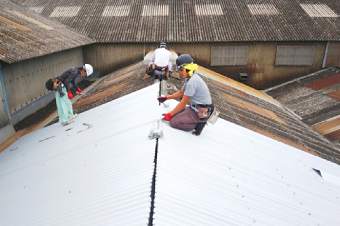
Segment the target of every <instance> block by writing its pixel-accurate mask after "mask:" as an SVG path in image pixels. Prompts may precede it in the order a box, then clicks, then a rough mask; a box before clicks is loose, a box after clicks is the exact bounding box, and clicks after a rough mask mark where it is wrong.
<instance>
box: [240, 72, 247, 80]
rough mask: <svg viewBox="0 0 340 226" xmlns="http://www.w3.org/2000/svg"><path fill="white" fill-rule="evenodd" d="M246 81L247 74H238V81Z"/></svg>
mask: <svg viewBox="0 0 340 226" xmlns="http://www.w3.org/2000/svg"><path fill="white" fill-rule="evenodd" d="M247 79H248V74H247V73H240V80H241V81H243V82H245V81H247Z"/></svg>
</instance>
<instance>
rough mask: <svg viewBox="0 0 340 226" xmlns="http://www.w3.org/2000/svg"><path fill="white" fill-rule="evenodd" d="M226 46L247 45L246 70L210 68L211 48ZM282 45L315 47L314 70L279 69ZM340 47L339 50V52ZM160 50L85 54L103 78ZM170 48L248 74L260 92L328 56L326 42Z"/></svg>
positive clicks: (123, 47) (235, 74)
mask: <svg viewBox="0 0 340 226" xmlns="http://www.w3.org/2000/svg"><path fill="white" fill-rule="evenodd" d="M226 45H247V46H248V48H249V49H248V51H249V52H248V64H247V65H245V66H210V61H211V47H212V46H226ZM278 45H280V46H282V45H308V46H310V45H313V46H314V47H315V56H314V61H313V65H312V66H275V54H276V50H277V46H278ZM335 47H336V48H335ZM155 48H157V43H152V44H150V43H149V44H133V43H127V44H94V45H91V46H89V47H87V48H86V49H85V51H84V54H85V60H86V61H87V62H90V63H92V64H93V65H94V66H95V70H97V71H100V73H101V75H105V74H107V73H109V72H112V71H113V70H115V69H118V68H120V67H123V66H126V65H129V64H131V63H134V62H137V61H140V60H143V57H144V56H145V55H146V54H147V52H149V51H150V50H153V49H155ZM168 48H169V49H171V50H174V51H175V52H177V53H178V54H182V53H189V54H190V55H191V56H192V57H193V58H194V59H195V60H196V62H197V63H199V64H201V65H203V66H205V67H208V68H211V69H212V70H215V71H217V72H219V73H221V74H224V75H226V76H228V77H230V78H233V79H235V80H238V81H240V73H247V74H248V76H249V77H248V79H247V81H246V84H247V85H249V86H252V87H254V88H257V89H264V88H268V87H271V86H274V85H277V84H280V83H282V82H285V81H288V80H290V79H293V78H296V77H299V76H303V75H306V74H309V73H312V72H315V71H318V70H320V69H321V68H322V64H323V58H324V54H325V48H326V43H325V42H315V43H313V42H309V43H301V42H299V43H294V42H285V43H278V42H245V43H213V44H212V43H184V44H181V43H178V44H177V43H174V44H173V43H169V44H168ZM339 48H340V44H338V43H332V51H329V54H331V56H330V57H329V62H328V66H337V65H339V62H340V51H336V50H337V49H339ZM330 49H331V48H330Z"/></svg>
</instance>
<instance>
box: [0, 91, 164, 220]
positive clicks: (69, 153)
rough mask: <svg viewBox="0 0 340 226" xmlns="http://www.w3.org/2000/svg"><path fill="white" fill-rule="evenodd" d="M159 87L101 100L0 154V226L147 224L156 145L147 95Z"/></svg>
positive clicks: (26, 137) (22, 138) (150, 94)
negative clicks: (68, 120) (151, 136)
mask: <svg viewBox="0 0 340 226" xmlns="http://www.w3.org/2000/svg"><path fill="white" fill-rule="evenodd" d="M157 91H158V86H153V87H149V88H147V89H145V90H141V91H140V92H138V93H133V94H131V95H128V96H125V97H123V98H120V99H117V100H116V101H112V102H110V103H107V104H105V105H101V106H99V107H97V108H94V109H92V110H89V111H87V112H85V113H83V114H80V115H79V116H78V117H77V118H76V120H75V122H74V123H73V124H70V125H68V126H65V127H63V126H61V124H60V123H57V124H54V125H52V126H49V127H46V128H43V129H41V130H38V131H36V132H34V133H31V134H29V135H26V136H24V137H21V138H20V139H19V140H18V141H17V142H15V143H14V144H12V145H11V146H10V147H8V148H7V149H6V150H5V151H3V152H1V154H0V169H1V170H0V184H1V192H0V225H11V226H15V225H18V226H19V225H34V226H37V225H147V223H148V217H149V212H150V202H151V198H150V192H151V183H152V175H153V171H154V155H155V148H156V144H155V141H154V140H149V139H148V134H149V132H150V129H151V127H152V123H153V121H154V119H155V117H156V115H155V114H157V112H155V111H152V109H154V108H157V107H158V103H157V101H151V99H150V98H149V97H150V96H153V97H155V95H156V94H157ZM143 98H145V99H146V100H147V101H146V102H143V101H137V102H136V100H137V99H140V100H142V99H143ZM148 100H149V101H148ZM153 100H154V99H153ZM149 104H151V105H149ZM146 105H149V106H148V107H147V106H146ZM136 108H139V109H140V111H139V116H137V115H135V114H136V112H135V111H133V110H132V109H136ZM117 109H121V110H119V111H118V110H117ZM145 116H147V117H145Z"/></svg>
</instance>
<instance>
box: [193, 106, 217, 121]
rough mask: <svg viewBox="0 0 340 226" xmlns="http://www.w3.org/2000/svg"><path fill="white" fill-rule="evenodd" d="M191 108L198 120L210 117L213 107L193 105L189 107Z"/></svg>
mask: <svg viewBox="0 0 340 226" xmlns="http://www.w3.org/2000/svg"><path fill="white" fill-rule="evenodd" d="M191 108H192V109H193V110H194V111H195V112H196V113H197V116H198V117H199V118H200V119H207V118H209V117H210V115H211V113H212V112H213V109H214V105H213V104H195V105H191Z"/></svg>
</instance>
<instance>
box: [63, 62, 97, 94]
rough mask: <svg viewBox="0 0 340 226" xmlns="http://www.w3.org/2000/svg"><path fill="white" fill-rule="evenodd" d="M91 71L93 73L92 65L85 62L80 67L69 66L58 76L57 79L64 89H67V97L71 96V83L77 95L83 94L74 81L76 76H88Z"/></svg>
mask: <svg viewBox="0 0 340 226" xmlns="http://www.w3.org/2000/svg"><path fill="white" fill-rule="evenodd" d="M92 73H93V67H92V66H91V65H90V64H85V65H84V66H82V67H73V68H70V69H68V70H67V71H65V72H64V73H63V74H62V75H60V76H59V77H58V79H59V80H60V81H61V82H62V83H63V84H64V86H65V87H66V91H67V94H68V98H69V99H72V98H73V94H72V92H71V87H70V85H71V84H72V86H73V87H75V88H76V90H77V91H76V94H77V95H81V94H83V93H82V90H81V89H80V88H79V86H77V84H76V83H75V80H76V78H77V76H78V75H80V76H81V77H86V76H90V75H91V74H92Z"/></svg>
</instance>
